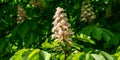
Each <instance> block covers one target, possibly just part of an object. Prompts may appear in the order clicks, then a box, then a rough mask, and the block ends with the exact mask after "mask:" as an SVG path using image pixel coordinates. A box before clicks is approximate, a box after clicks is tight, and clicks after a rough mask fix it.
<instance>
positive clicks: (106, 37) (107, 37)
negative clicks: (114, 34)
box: [103, 32, 111, 41]
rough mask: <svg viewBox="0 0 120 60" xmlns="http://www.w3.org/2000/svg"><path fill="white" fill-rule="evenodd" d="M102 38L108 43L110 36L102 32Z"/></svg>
mask: <svg viewBox="0 0 120 60" xmlns="http://www.w3.org/2000/svg"><path fill="white" fill-rule="evenodd" d="M103 38H104V39H105V40H106V41H109V40H110V39H111V36H110V35H109V34H108V33H106V32H104V33H103Z"/></svg>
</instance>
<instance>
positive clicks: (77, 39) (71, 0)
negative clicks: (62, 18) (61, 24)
mask: <svg viewBox="0 0 120 60" xmlns="http://www.w3.org/2000/svg"><path fill="white" fill-rule="evenodd" d="M83 1H84V0H0V60H9V59H11V60H16V57H19V59H23V60H26V59H28V60H58V59H60V60H64V53H63V52H62V48H61V47H60V46H58V45H57V44H58V41H53V40H51V34H52V33H51V28H52V22H53V15H54V13H55V9H56V7H58V6H59V7H62V8H64V9H65V12H66V13H67V17H68V19H69V22H70V24H71V26H72V27H71V28H72V30H73V32H74V35H72V39H73V46H72V48H68V49H69V56H68V57H67V60H85V59H86V60H94V59H95V60H117V59H118V60H119V59H120V53H119V51H120V45H119V44H120V5H119V4H120V1H119V0H90V3H91V5H92V6H93V8H94V11H95V14H96V19H94V20H92V22H91V23H87V22H83V21H81V19H80V15H81V7H82V2H83ZM18 5H21V6H22V7H23V9H24V10H25V12H26V15H27V18H25V20H24V22H23V23H17V17H18V16H17V14H18V13H17V8H18ZM17 51H18V52H17ZM76 52H77V53H76Z"/></svg>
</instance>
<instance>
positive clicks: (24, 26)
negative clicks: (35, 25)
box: [17, 21, 30, 38]
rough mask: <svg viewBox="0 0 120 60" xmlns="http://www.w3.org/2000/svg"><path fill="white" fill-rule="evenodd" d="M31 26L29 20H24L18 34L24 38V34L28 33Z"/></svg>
mask: <svg viewBox="0 0 120 60" xmlns="http://www.w3.org/2000/svg"><path fill="white" fill-rule="evenodd" d="M29 28H30V26H29V25H28V22H26V21H25V22H24V23H23V24H21V25H20V26H19V28H18V31H17V32H18V35H19V36H20V37H21V38H24V36H25V35H26V33H27V32H28V30H29Z"/></svg>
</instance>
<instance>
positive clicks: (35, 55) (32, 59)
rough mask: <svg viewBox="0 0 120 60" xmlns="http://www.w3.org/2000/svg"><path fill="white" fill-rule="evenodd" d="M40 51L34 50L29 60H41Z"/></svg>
mask: <svg viewBox="0 0 120 60" xmlns="http://www.w3.org/2000/svg"><path fill="white" fill-rule="evenodd" d="M39 52H40V50H39V49H34V50H33V51H32V52H31V53H30V54H29V56H28V59H27V60H37V59H39Z"/></svg>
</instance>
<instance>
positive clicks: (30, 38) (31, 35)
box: [24, 32, 34, 46]
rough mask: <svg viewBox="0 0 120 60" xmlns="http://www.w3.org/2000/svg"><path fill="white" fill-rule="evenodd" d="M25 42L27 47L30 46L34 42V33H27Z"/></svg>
mask: <svg viewBox="0 0 120 60" xmlns="http://www.w3.org/2000/svg"><path fill="white" fill-rule="evenodd" d="M24 42H25V46H29V45H30V44H32V43H33V42H34V33H32V32H29V33H27V34H26V36H25V38H24Z"/></svg>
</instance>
